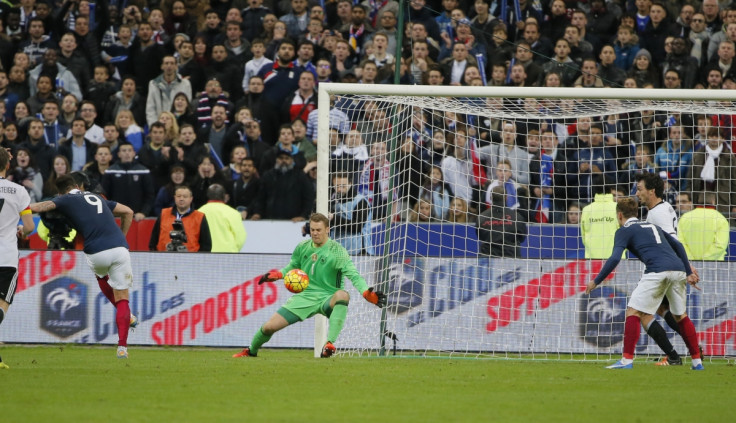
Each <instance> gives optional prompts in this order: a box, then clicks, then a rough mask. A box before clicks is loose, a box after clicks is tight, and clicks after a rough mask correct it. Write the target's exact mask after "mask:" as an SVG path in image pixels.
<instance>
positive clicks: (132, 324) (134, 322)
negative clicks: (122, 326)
mask: <svg viewBox="0 0 736 423" xmlns="http://www.w3.org/2000/svg"><path fill="white" fill-rule="evenodd" d="M137 327H138V318H137V317H135V314H133V313H130V328H131V329H135V328H137Z"/></svg>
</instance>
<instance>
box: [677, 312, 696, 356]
mask: <svg viewBox="0 0 736 423" xmlns="http://www.w3.org/2000/svg"><path fill="white" fill-rule="evenodd" d="M679 325H680V333H681V334H682V339H683V340H684V341H685V345H687V349H688V351H690V358H700V349H699V348H698V334H697V333H696V332H695V325H693V322H692V320H690V318H689V317H688V316H685V317H684V318H683V319H682V320H680V322H679Z"/></svg>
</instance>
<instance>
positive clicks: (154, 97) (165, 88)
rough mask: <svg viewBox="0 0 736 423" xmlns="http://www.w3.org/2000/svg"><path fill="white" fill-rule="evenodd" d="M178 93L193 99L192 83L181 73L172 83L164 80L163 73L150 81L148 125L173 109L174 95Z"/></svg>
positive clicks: (147, 106) (147, 102)
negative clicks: (162, 113)
mask: <svg viewBox="0 0 736 423" xmlns="http://www.w3.org/2000/svg"><path fill="white" fill-rule="evenodd" d="M178 93H184V94H185V95H186V96H187V98H188V99H190V100H191V99H192V85H191V84H190V83H189V80H188V79H184V78H182V77H181V75H179V74H177V75H176V78H174V80H173V81H172V82H171V83H170V84H167V83H166V81H164V75H163V74H161V75H159V76H157V77H156V78H155V79H153V80H151V82H149V83H148V100H147V101H146V122H147V123H148V126H151V125H152V124H153V123H154V122H156V121H157V120H158V115H160V114H161V112H168V111H169V110H171V103H173V101H174V97H176V95H177V94H178ZM138 123H139V124H140V123H142V122H138Z"/></svg>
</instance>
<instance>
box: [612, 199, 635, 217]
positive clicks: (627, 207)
mask: <svg viewBox="0 0 736 423" xmlns="http://www.w3.org/2000/svg"><path fill="white" fill-rule="evenodd" d="M616 211H617V212H621V213H622V214H623V215H624V217H625V218H627V219H628V218H630V217H636V216H637V214H638V213H639V203H638V202H637V201H636V199H635V198H633V197H626V198H621V199H620V200H618V202H617V203H616Z"/></svg>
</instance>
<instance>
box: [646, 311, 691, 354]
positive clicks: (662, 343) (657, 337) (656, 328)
mask: <svg viewBox="0 0 736 423" xmlns="http://www.w3.org/2000/svg"><path fill="white" fill-rule="evenodd" d="M640 318H641V325H642V326H643V327H644V330H645V331H646V332H647V335H649V336H650V337H651V338H652V339H653V340H654V342H656V343H657V345H658V346H659V348H660V349H661V350H662V351H664V353H665V354H667V361H664V362H660V363H658V364H660V365H663V366H669V365H672V366H678V365H682V358H680V355H679V354H677V351H675V348H674V347H673V346H672V343H671V342H670V340H669V338H667V332H665V330H664V328H663V327H662V325H660V324H659V322H657V320H656V319H655V318H654V316H653V315H651V314H642V315H640ZM665 363H666V364H665Z"/></svg>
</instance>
